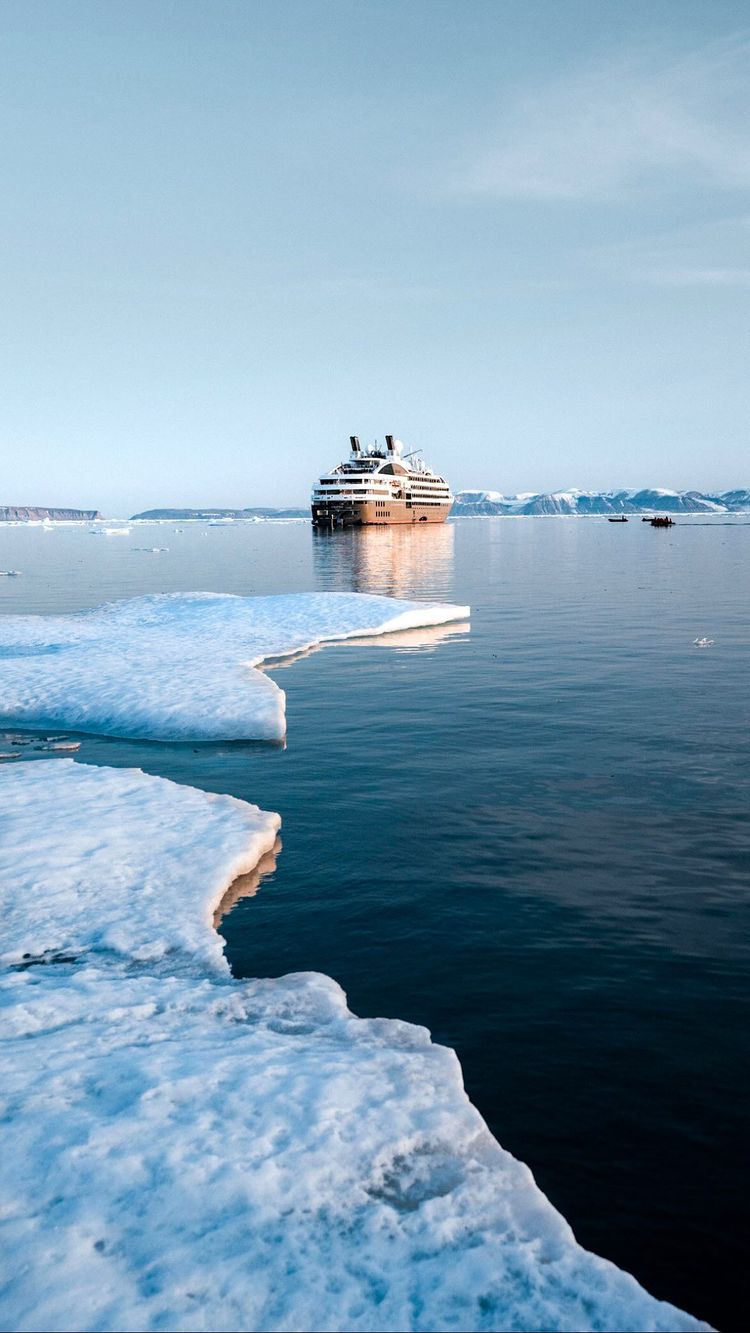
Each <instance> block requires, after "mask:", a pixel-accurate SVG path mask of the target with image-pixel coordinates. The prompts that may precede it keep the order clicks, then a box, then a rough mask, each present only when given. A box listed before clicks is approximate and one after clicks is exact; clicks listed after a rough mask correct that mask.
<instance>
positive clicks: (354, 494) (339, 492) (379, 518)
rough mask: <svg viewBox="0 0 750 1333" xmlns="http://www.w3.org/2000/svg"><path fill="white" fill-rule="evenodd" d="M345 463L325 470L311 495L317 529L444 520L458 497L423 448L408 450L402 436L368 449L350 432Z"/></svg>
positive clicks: (390, 436) (314, 523) (386, 439)
mask: <svg viewBox="0 0 750 1333" xmlns="http://www.w3.org/2000/svg"><path fill="white" fill-rule="evenodd" d="M349 439H350V442H351V453H350V455H349V460H348V462H346V463H339V465H338V467H335V468H333V469H332V470H331V471H330V472H326V473H324V475H323V476H322V477H321V478H320V479H319V481H318V483H317V485H316V486H314V487H313V493H312V521H313V526H314V527H316V528H351V527H360V526H363V525H365V524H373V523H374V524H386V523H444V522H445V520H446V518H447V517H448V515H449V513H450V510H451V505H452V504H453V496H452V495H451V491H450V487H449V485H448V483H447V482H446V481H444V480H443V478H442V477H439V476H438V475H437V473H435V472H433V471H432V468H429V467H428V466H427V464H426V463H425V462H424V461H423V460H422V459H421V458H420V457H419V450H415V451H414V452H413V453H408V454H405V453H404V446H403V444H402V443H401V441H400V440H395V439H394V438H393V436H392V435H386V437H385V449H379V448H378V446H377V444H375V445H374V447H373V448H372V449H363V448H362V447H361V445H360V443H359V438H358V436H356V435H350V437H349Z"/></svg>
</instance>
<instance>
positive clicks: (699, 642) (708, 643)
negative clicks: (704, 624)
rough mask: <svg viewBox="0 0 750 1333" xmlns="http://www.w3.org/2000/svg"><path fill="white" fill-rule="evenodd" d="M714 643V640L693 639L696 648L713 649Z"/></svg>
mask: <svg viewBox="0 0 750 1333" xmlns="http://www.w3.org/2000/svg"><path fill="white" fill-rule="evenodd" d="M713 642H714V641H713V639H693V643H694V644H695V646H696V648H711V647H712V646H713Z"/></svg>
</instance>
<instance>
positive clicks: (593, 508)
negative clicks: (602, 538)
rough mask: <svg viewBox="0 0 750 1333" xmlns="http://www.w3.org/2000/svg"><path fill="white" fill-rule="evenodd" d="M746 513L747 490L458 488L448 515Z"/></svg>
mask: <svg viewBox="0 0 750 1333" xmlns="http://www.w3.org/2000/svg"><path fill="white" fill-rule="evenodd" d="M654 512H660V513H665V514H747V513H750V490H736V491H722V492H721V493H719V494H705V493H704V492H703V491H666V490H660V489H658V488H657V489H652V490H642V491H633V490H630V491H579V490H575V489H573V490H569V491H551V492H548V493H544V494H538V495H535V494H532V493H530V492H527V493H525V494H522V495H501V494H500V492H499V491H459V492H458V493H457V495H456V499H455V503H454V505H453V509H452V510H451V516H452V517H453V518H461V517H462V516H465V517H467V518H472V517H479V516H482V515H495V514H645V513H654Z"/></svg>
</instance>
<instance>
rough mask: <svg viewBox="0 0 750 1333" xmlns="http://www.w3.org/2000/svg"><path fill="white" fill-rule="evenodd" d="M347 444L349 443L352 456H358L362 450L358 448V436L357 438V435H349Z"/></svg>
mask: <svg viewBox="0 0 750 1333" xmlns="http://www.w3.org/2000/svg"><path fill="white" fill-rule="evenodd" d="M349 443H350V444H351V446H352V453H353V454H360V453H361V452H362V450H361V449H360V447H359V436H358V435H350V436H349Z"/></svg>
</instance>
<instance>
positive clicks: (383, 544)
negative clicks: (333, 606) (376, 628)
mask: <svg viewBox="0 0 750 1333" xmlns="http://www.w3.org/2000/svg"><path fill="white" fill-rule="evenodd" d="M312 536H313V563H314V568H315V573H316V581H317V584H318V587H319V588H321V589H325V590H326V591H337V592H369V593H378V594H380V595H381V596H388V597H418V598H425V597H429V598H435V599H436V600H438V599H439V600H441V601H445V600H450V597H451V593H452V588H453V562H454V556H455V538H456V529H455V526H454V524H453V523H439V524H438V523H435V524H430V525H429V526H426V527H412V526H403V525H394V526H393V527H387V526H383V527H362V528H344V529H342V530H340V531H335V532H330V531H326V530H320V529H314V530H313V534H312Z"/></svg>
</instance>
